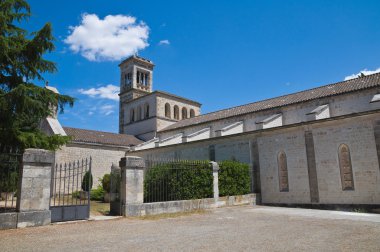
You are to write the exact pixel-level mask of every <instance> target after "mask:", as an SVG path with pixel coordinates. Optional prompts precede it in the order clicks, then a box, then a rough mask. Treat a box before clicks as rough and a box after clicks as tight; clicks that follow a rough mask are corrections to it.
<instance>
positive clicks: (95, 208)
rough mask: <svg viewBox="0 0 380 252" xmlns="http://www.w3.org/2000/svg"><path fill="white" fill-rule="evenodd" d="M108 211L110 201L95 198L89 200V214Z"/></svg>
mask: <svg viewBox="0 0 380 252" xmlns="http://www.w3.org/2000/svg"><path fill="white" fill-rule="evenodd" d="M109 213H110V203H104V202H102V201H96V200H91V201H90V215H95V216H96V215H98V216H99V215H109Z"/></svg>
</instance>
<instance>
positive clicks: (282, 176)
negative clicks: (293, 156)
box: [277, 151, 289, 192]
mask: <svg viewBox="0 0 380 252" xmlns="http://www.w3.org/2000/svg"><path fill="white" fill-rule="evenodd" d="M277 165H278V180H279V185H280V192H289V180H288V164H287V160H286V154H285V152H283V151H281V152H280V153H278V156H277Z"/></svg>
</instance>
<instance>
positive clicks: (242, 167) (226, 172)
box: [218, 160, 251, 196]
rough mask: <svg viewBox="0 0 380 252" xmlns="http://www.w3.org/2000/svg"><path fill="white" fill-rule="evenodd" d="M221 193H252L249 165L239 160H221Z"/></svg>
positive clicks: (229, 194)
mask: <svg viewBox="0 0 380 252" xmlns="http://www.w3.org/2000/svg"><path fill="white" fill-rule="evenodd" d="M218 164H219V168H220V170H219V195H220V196H232V195H243V194H247V193H250V185H251V183H250V174H249V166H248V164H245V163H240V162H238V161H230V160H226V161H222V162H219V163H218Z"/></svg>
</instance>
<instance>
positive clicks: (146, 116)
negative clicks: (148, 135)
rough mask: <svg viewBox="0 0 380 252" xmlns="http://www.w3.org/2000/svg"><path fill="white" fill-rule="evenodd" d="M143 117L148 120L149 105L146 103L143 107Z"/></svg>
mask: <svg viewBox="0 0 380 252" xmlns="http://www.w3.org/2000/svg"><path fill="white" fill-rule="evenodd" d="M144 115H145V119H146V118H149V116H150V114H149V104H148V103H145V106H144Z"/></svg>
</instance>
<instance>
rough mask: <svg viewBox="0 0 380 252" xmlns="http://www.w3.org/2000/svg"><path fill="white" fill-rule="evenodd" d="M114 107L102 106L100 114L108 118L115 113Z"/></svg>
mask: <svg viewBox="0 0 380 252" xmlns="http://www.w3.org/2000/svg"><path fill="white" fill-rule="evenodd" d="M114 107H115V106H114V105H103V106H101V107H100V113H102V114H104V115H106V116H108V115H110V114H112V113H114V112H115V111H114Z"/></svg>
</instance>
